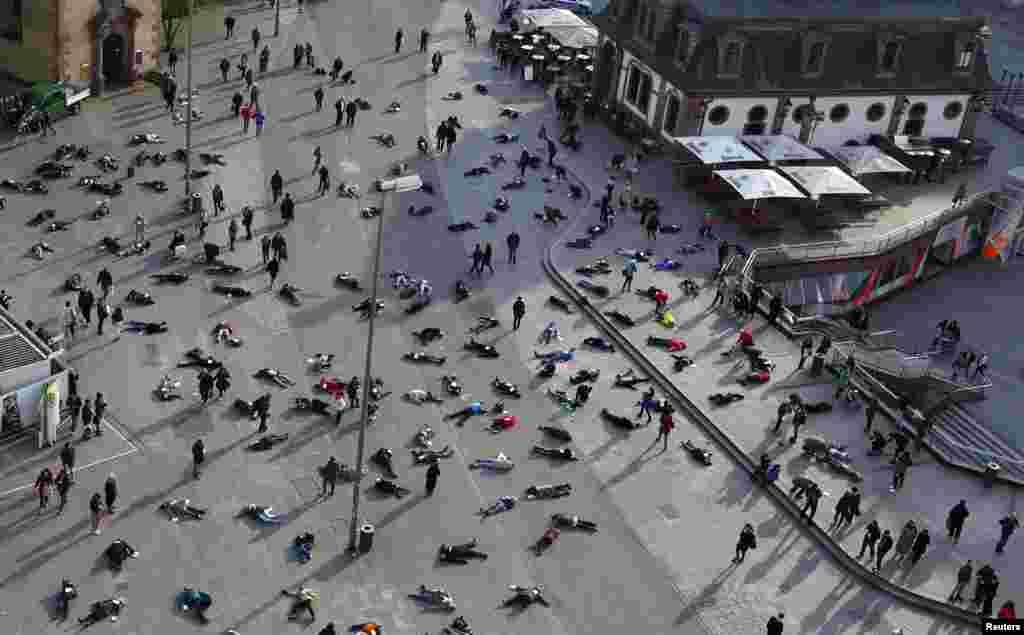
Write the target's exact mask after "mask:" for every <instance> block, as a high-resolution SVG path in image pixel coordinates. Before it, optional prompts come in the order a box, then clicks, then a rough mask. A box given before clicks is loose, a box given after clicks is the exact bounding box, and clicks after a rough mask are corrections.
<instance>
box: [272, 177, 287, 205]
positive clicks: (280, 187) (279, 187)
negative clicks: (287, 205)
mask: <svg viewBox="0 0 1024 635" xmlns="http://www.w3.org/2000/svg"><path fill="white" fill-rule="evenodd" d="M283 191H284V177H283V176H281V170H275V171H274V174H273V175H272V176H271V177H270V192H271V194H272V195H273V197H274V205H277V200H278V199H279V198H281V193H282V192H283Z"/></svg>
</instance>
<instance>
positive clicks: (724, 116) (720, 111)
mask: <svg viewBox="0 0 1024 635" xmlns="http://www.w3.org/2000/svg"><path fill="white" fill-rule="evenodd" d="M727 121H729V108H728V107H727V106H715V107H714V108H712V109H711V112H709V113H708V123H709V124H711V125H712V126H721V125H724V124H725V122H727Z"/></svg>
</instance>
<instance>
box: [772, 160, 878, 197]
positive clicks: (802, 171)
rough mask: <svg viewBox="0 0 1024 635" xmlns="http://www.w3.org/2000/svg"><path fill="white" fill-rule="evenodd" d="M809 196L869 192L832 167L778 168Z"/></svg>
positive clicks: (869, 192)
mask: <svg viewBox="0 0 1024 635" xmlns="http://www.w3.org/2000/svg"><path fill="white" fill-rule="evenodd" d="M779 169H780V170H782V171H783V172H784V173H785V174H786V176H788V177H789V178H791V179H793V180H794V181H796V182H797V183H798V184H799V185H800V187H802V188H804V189H805V190H807V192H808V193H810V195H811V196H829V195H835V194H849V195H854V194H856V195H869V194H871V191H870V190H869V189H867V188H866V187H864V186H863V185H861V184H860V183H858V182H857V179H855V178H853V177H852V176H850V175H849V174H847V173H846V172H843V171H842V169H840V168H838V167H836V166H834V165H801V166H795V165H794V166H785V167H780V168H779Z"/></svg>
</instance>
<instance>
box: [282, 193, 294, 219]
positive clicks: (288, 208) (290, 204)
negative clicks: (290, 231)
mask: <svg viewBox="0 0 1024 635" xmlns="http://www.w3.org/2000/svg"><path fill="white" fill-rule="evenodd" d="M281 220H282V221H283V222H284V223H286V224H287V223H290V222H292V221H293V220H295V199H293V198H292V195H291V192H289V193H288V194H285V195H284V200H283V201H281Z"/></svg>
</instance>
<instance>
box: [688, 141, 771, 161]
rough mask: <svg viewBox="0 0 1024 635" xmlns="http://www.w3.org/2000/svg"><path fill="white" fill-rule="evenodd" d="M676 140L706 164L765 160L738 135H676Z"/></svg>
mask: <svg viewBox="0 0 1024 635" xmlns="http://www.w3.org/2000/svg"><path fill="white" fill-rule="evenodd" d="M675 142H676V143H678V144H679V145H681V146H683V147H684V148H686V149H687V150H689V151H690V153H692V154H693V155H694V156H695V157H697V158H698V159H700V161H701V163H703V164H704V165H715V164H717V163H736V162H739V161H754V162H758V161H762V160H763V159H761V157H759V156H757V155H756V154H754V153H753V152H752V151H751V150H750V148H748V147H747V146H745V145H743V144H742V143H740V141H739V139H737V138H736V137H726V136H717V137H716V136H710V137H676V138H675Z"/></svg>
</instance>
